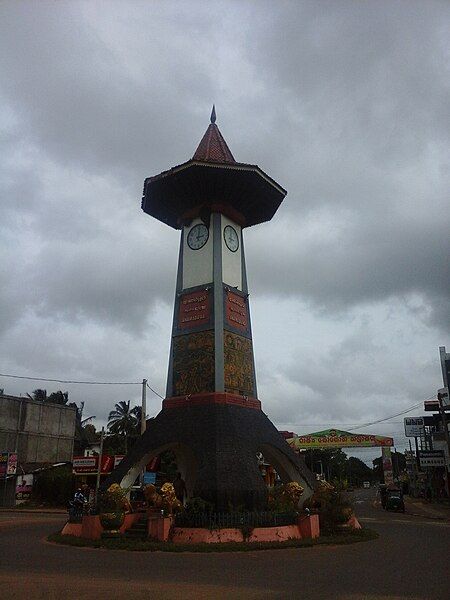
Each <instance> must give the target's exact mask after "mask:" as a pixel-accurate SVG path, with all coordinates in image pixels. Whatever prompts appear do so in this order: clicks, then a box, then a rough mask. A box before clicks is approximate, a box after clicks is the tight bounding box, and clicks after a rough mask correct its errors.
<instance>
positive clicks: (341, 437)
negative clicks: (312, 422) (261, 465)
mask: <svg viewBox="0 0 450 600" xmlns="http://www.w3.org/2000/svg"><path fill="white" fill-rule="evenodd" d="M287 442H288V443H289V444H290V445H291V446H292V447H293V448H358V447H361V448H373V447H380V446H381V447H382V446H393V445H394V440H393V439H392V438H391V437H384V436H381V435H362V434H359V433H349V432H348V431H340V430H339V429H327V430H325V431H318V432H316V433H308V434H307V435H300V436H298V437H294V438H290V439H288V440H287Z"/></svg>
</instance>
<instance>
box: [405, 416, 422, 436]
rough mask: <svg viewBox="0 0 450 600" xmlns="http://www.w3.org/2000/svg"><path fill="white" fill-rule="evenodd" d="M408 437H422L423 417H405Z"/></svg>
mask: <svg viewBox="0 0 450 600" xmlns="http://www.w3.org/2000/svg"><path fill="white" fill-rule="evenodd" d="M404 423H405V435H406V437H420V436H421V435H423V432H424V422H423V417H405V418H404Z"/></svg>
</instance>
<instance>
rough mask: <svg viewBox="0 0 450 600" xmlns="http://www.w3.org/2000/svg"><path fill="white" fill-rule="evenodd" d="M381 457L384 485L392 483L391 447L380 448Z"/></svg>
mask: <svg viewBox="0 0 450 600" xmlns="http://www.w3.org/2000/svg"><path fill="white" fill-rule="evenodd" d="M381 457H382V461H383V475H384V483H385V484H386V485H392V484H393V483H394V470H393V468H392V455H391V449H390V448H383V449H382V450H381Z"/></svg>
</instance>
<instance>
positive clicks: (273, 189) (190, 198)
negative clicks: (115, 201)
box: [142, 107, 287, 229]
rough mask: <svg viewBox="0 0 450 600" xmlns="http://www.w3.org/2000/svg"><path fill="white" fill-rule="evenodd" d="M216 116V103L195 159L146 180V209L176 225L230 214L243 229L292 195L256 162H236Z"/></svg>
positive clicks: (270, 214) (262, 219)
mask: <svg viewBox="0 0 450 600" xmlns="http://www.w3.org/2000/svg"><path fill="white" fill-rule="evenodd" d="M215 120H216V115H215V109H214V107H213V112H212V114H211V123H210V125H209V127H208V129H207V130H206V132H205V134H204V136H203V138H202V140H201V141H200V144H199V146H198V148H197V150H196V151H195V154H194V156H193V157H192V159H191V160H188V161H187V162H185V163H182V164H181V165H178V166H176V167H173V168H172V169H169V170H168V171H163V172H162V173H160V174H159V175H156V176H154V177H148V178H147V179H146V180H145V183H144V196H143V198H142V209H143V210H144V211H145V212H146V213H147V214H149V215H151V216H152V217H155V219H158V220H159V221H162V222H163V223H166V224H167V225H170V226H171V227H173V228H175V229H180V228H181V227H182V226H183V224H184V223H186V222H189V221H190V220H192V219H193V218H195V217H196V216H201V215H203V214H205V213H211V212H222V213H224V214H227V215H228V216H230V218H232V219H234V220H235V221H236V222H238V223H239V224H240V225H241V226H242V227H250V226H251V225H256V224H258V223H264V222H265V221H270V219H271V218H272V217H273V215H274V214H275V212H276V211H277V209H278V207H279V206H280V204H281V202H282V201H283V198H284V197H285V195H286V193H287V192H286V190H284V189H283V188H282V187H281V186H280V185H278V183H276V182H275V181H274V180H273V179H272V178H271V177H269V176H268V175H267V174H266V173H264V171H262V170H261V169H260V168H259V167H258V166H257V165H249V164H245V163H238V162H236V161H235V160H234V157H233V155H232V153H231V151H230V149H229V148H228V145H227V143H226V142H225V140H224V139H223V137H222V134H221V133H220V131H219V128H218V127H217V125H216V124H215Z"/></svg>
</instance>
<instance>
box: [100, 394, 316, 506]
mask: <svg viewBox="0 0 450 600" xmlns="http://www.w3.org/2000/svg"><path fill="white" fill-rule="evenodd" d="M205 396H207V397H208V398H207V399H204V401H203V402H200V403H196V402H192V403H191V404H190V403H189V402H188V401H187V400H186V401H185V402H184V403H181V401H180V403H179V404H178V405H176V407H175V402H167V401H165V402H167V404H166V405H165V406H164V405H163V406H164V408H163V410H162V411H161V412H160V413H159V414H158V415H157V416H156V417H155V418H154V419H150V420H149V421H148V422H147V430H146V432H145V433H144V434H143V435H142V436H141V437H140V438H139V440H138V441H137V442H136V444H135V445H134V446H133V448H132V449H131V450H130V452H129V453H128V454H127V456H126V457H125V458H124V459H123V460H122V462H121V463H120V464H119V465H118V467H117V468H116V469H115V470H114V471H113V473H112V474H111V475H110V477H109V478H108V480H107V482H106V483H105V485H106V486H108V485H110V484H111V483H120V484H121V485H123V486H124V487H128V486H131V485H132V484H133V483H134V481H135V479H136V477H137V476H138V475H139V473H140V471H141V469H142V468H143V467H144V466H145V465H146V464H147V463H148V462H149V461H150V460H151V458H153V457H154V456H157V455H159V454H161V453H162V452H164V451H166V450H169V449H170V450H172V451H173V452H174V453H175V455H176V458H177V464H178V468H179V471H180V472H181V474H182V476H183V479H184V480H185V482H186V488H187V492H188V496H189V497H200V498H202V499H204V500H207V501H208V502H212V503H213V504H214V506H215V508H216V510H218V511H228V510H233V509H234V510H236V509H241V510H242V509H244V508H245V509H247V510H261V509H264V508H266V506H267V488H266V485H265V483H264V481H263V479H262V477H261V473H260V471H259V468H258V460H257V453H258V452H261V453H262V454H263V455H264V457H265V459H266V460H267V461H268V462H270V464H272V465H273V466H274V467H275V469H276V471H277V472H278V474H279V475H280V477H281V479H282V481H283V482H288V481H298V482H299V483H300V484H301V485H302V486H303V487H304V488H305V492H304V496H303V498H304V499H306V498H307V497H309V496H310V495H311V494H312V493H313V490H314V488H315V486H316V480H315V477H314V475H313V474H312V473H311V471H310V470H309V469H308V468H307V467H306V465H305V464H304V461H303V459H301V458H300V457H299V456H298V455H297V454H296V453H295V452H294V451H293V450H292V449H291V448H290V446H289V445H288V444H287V442H286V441H285V440H284V439H283V437H282V436H281V435H280V433H279V432H278V431H277V429H276V428H275V427H274V425H273V424H272V423H271V421H270V420H269V419H268V417H267V416H266V415H265V414H264V413H263V412H262V411H261V410H259V409H257V408H256V407H251V408H250V407H245V406H238V405H236V404H234V403H233V402H225V401H224V397H223V396H224V394H206V395H205ZM211 396H217V398H216V400H217V401H214V398H211ZM225 396H226V395H225ZM229 396H230V395H229ZM229 399H230V398H229ZM170 400H174V399H170ZM197 400H200V399H199V398H197ZM231 400H233V399H232V398H231ZM257 402H258V401H257ZM168 406H172V407H170V408H169V407H168ZM255 408H256V409H255Z"/></svg>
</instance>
